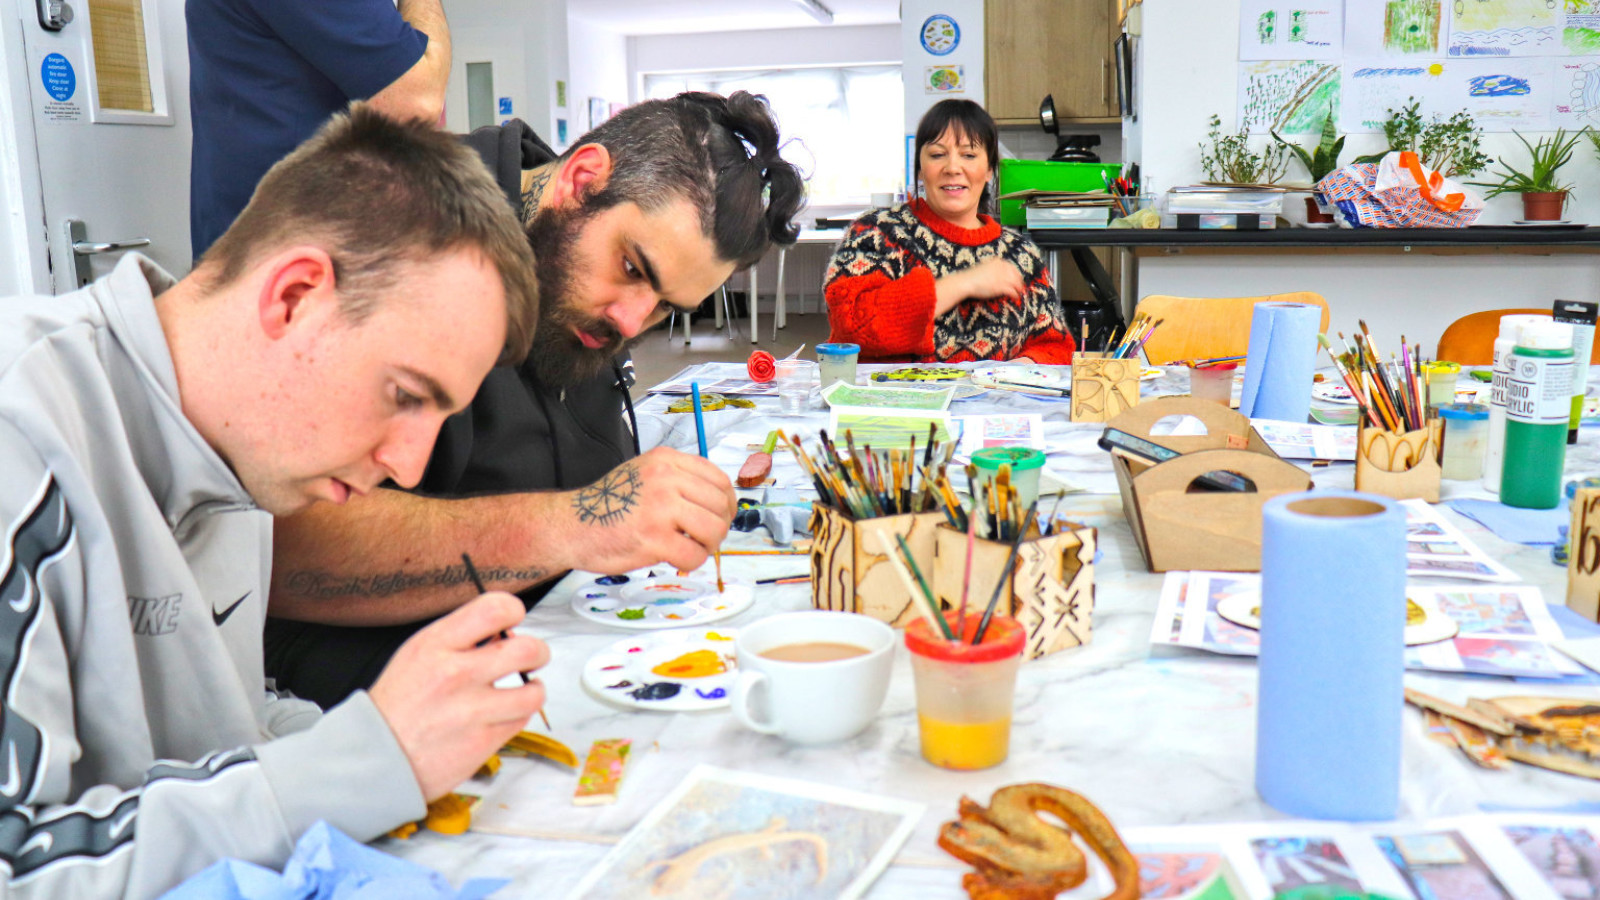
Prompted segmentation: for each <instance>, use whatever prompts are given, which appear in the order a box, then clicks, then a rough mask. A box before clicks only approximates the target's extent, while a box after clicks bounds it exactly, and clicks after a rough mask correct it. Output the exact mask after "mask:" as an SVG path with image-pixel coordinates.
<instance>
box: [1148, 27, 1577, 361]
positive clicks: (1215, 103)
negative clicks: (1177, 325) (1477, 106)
mask: <svg viewBox="0 0 1600 900" xmlns="http://www.w3.org/2000/svg"><path fill="white" fill-rule="evenodd" d="M1143 20H1144V21H1143V31H1144V34H1143V38H1142V41H1143V43H1142V45H1141V46H1140V48H1139V49H1140V52H1141V54H1142V60H1141V70H1140V73H1141V74H1142V75H1143V82H1142V84H1139V85H1138V89H1137V90H1138V94H1139V102H1140V107H1141V110H1140V122H1139V125H1140V129H1141V134H1140V136H1139V144H1140V149H1141V151H1142V157H1143V159H1142V161H1141V164H1142V169H1143V173H1144V177H1145V180H1146V183H1147V184H1153V185H1154V187H1155V189H1156V190H1157V191H1158V192H1159V191H1164V190H1166V189H1167V188H1169V187H1172V186H1174V185H1177V184H1188V183H1193V182H1195V181H1198V180H1199V179H1200V178H1201V175H1202V172H1201V168H1200V151H1199V147H1198V143H1199V141H1200V140H1201V139H1203V138H1204V137H1205V134H1206V130H1207V121H1208V119H1209V117H1210V116H1211V115H1212V113H1216V114H1218V115H1220V116H1221V117H1222V120H1223V122H1224V125H1225V126H1226V125H1230V124H1231V123H1232V122H1233V119H1234V115H1235V113H1234V109H1235V94H1236V90H1237V86H1236V83H1237V79H1238V63H1237V60H1238V42H1239V35H1238V30H1239V24H1238V3H1237V0H1227V2H1224V0H1209V2H1206V3H1195V2H1193V0H1145V3H1144V5H1143ZM1528 137H1529V140H1534V139H1536V137H1537V135H1529V136H1528ZM1383 146H1384V144H1383V136H1382V135H1381V134H1376V135H1371V134H1359V135H1351V136H1350V137H1349V139H1348V140H1347V141H1346V143H1345V148H1344V154H1343V157H1342V158H1343V160H1344V161H1346V162H1348V161H1349V160H1350V159H1351V158H1353V157H1355V156H1359V155H1361V154H1365V153H1370V152H1373V151H1376V150H1380V149H1382V148H1383ZM1483 147H1484V152H1485V153H1488V154H1489V155H1491V156H1495V155H1498V154H1501V153H1507V154H1512V157H1513V158H1514V159H1517V160H1521V159H1522V157H1521V156H1517V155H1515V154H1517V153H1522V152H1523V151H1522V150H1521V145H1520V144H1519V143H1518V142H1517V141H1516V138H1515V137H1513V136H1512V135H1511V134H1509V133H1506V134H1486V135H1484V140H1483ZM1292 165H1293V166H1294V168H1292V169H1291V176H1293V175H1295V174H1298V175H1299V176H1300V177H1304V173H1303V172H1300V170H1299V169H1298V164H1292ZM1563 171H1564V172H1565V171H1568V170H1563ZM1570 175H1571V180H1573V181H1574V182H1576V183H1577V185H1578V196H1577V199H1576V203H1573V202H1572V201H1569V206H1568V213H1569V217H1571V218H1575V219H1578V220H1580V221H1588V222H1600V164H1597V163H1596V161H1595V158H1594V153H1593V152H1592V151H1590V150H1589V148H1588V146H1587V145H1586V144H1580V145H1579V149H1578V151H1577V153H1576V154H1575V155H1574V159H1573V163H1572V165H1571V166H1570ZM1302 196H1303V195H1293V194H1291V195H1289V199H1288V203H1287V204H1286V209H1290V208H1292V207H1295V206H1298V207H1299V210H1298V214H1299V215H1300V216H1302V217H1303V215H1304V204H1303V200H1301V199H1300V198H1301V197H1302ZM1521 217H1522V216H1521V207H1520V203H1519V201H1518V199H1517V198H1516V197H1514V196H1508V197H1501V198H1496V199H1494V200H1491V201H1489V208H1488V209H1486V210H1485V211H1484V214H1483V216H1482V218H1480V219H1479V221H1480V222H1482V223H1484V224H1491V223H1498V222H1508V221H1511V220H1514V219H1520V218H1521ZM1294 290H1312V291H1317V292H1320V293H1321V294H1323V296H1325V297H1327V299H1328V303H1329V306H1330V307H1331V309H1332V320H1331V325H1332V328H1333V329H1334V330H1336V331H1337V330H1343V331H1345V332H1346V333H1348V332H1349V331H1350V330H1351V329H1352V328H1354V327H1355V323H1356V320H1357V319H1358V318H1365V319H1366V320H1367V323H1368V324H1369V325H1371V326H1372V328H1373V330H1374V331H1375V332H1377V333H1378V335H1379V339H1380V343H1382V344H1384V345H1390V344H1393V345H1396V346H1398V342H1399V335H1400V334H1401V333H1402V332H1403V333H1404V334H1405V335H1406V336H1407V337H1408V338H1411V339H1412V340H1420V341H1421V343H1422V346H1423V347H1425V348H1427V347H1431V346H1433V345H1434V344H1435V342H1436V341H1437V340H1438V337H1439V334H1440V333H1441V332H1442V331H1443V330H1444V328H1445V326H1446V325H1448V324H1449V323H1450V322H1451V321H1453V320H1454V319H1456V318H1457V317H1459V316H1461V315H1465V314H1466V313H1468V312H1472V311H1475V310H1480V309H1498V308H1504V307H1518V306H1527V307H1544V306H1547V305H1548V304H1549V303H1550V302H1551V301H1552V300H1553V299H1555V298H1558V297H1560V298H1566V299H1575V300H1591V299H1595V298H1596V295H1600V267H1597V266H1596V265H1595V264H1594V261H1593V258H1592V257H1587V256H1583V255H1571V256H1526V255H1519V254H1503V255H1494V254H1482V255H1471V256H1468V255H1459V256H1457V255H1451V256H1440V255H1433V254H1429V253H1424V252H1422V251H1414V252H1412V253H1408V254H1405V255H1403V256H1399V257H1397V256H1392V255H1391V256H1385V255H1362V256H1344V255H1340V256H1328V255H1313V254H1287V253H1284V252H1282V251H1273V252H1271V253H1263V254H1252V255H1243V256H1225V257H1218V256H1198V255H1178V256H1172V257H1160V258H1150V259H1145V260H1143V261H1141V263H1140V265H1139V293H1140V295H1141V296H1142V295H1147V294H1182V295H1187V296H1219V297H1220V296H1246V295H1254V294H1262V293H1273V292H1277V291H1294Z"/></svg>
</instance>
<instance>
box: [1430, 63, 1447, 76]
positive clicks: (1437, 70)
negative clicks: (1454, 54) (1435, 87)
mask: <svg viewBox="0 0 1600 900" xmlns="http://www.w3.org/2000/svg"><path fill="white" fill-rule="evenodd" d="M1428 74H1429V75H1435V76H1437V75H1443V74H1444V64H1443V63H1434V64H1433V65H1431V66H1429V67H1428Z"/></svg>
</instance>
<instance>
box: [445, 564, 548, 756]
mask: <svg viewBox="0 0 1600 900" xmlns="http://www.w3.org/2000/svg"><path fill="white" fill-rule="evenodd" d="M461 562H462V564H463V565H465V566H466V567H467V577H468V578H471V579H472V586H473V587H475V588H477V589H478V593H480V594H487V593H488V592H489V590H488V588H485V587H484V586H483V579H482V578H479V577H478V567H477V566H474V565H473V564H472V557H470V556H468V555H467V554H465V553H463V554H461ZM507 637H508V635H507V634H506V633H505V632H504V631H502V632H500V639H501V640H505V639H506V638H507ZM517 674H518V675H519V676H521V677H522V683H523V684H527V683H528V673H527V672H520V671H519V672H518V673H517ZM539 718H540V720H541V721H543V722H544V730H545V731H555V729H554V728H551V727H550V717H549V716H547V715H545V714H544V708H543V707H540V708H539Z"/></svg>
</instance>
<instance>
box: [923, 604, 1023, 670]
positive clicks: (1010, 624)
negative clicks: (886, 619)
mask: <svg viewBox="0 0 1600 900" xmlns="http://www.w3.org/2000/svg"><path fill="white" fill-rule="evenodd" d="M944 618H945V621H946V622H949V623H950V630H951V631H957V628H956V613H955V611H954V610H949V611H947V612H946V613H945V614H944ZM982 620H983V613H982V612H981V611H977V610H968V611H967V621H966V627H965V628H963V629H960V630H959V631H958V633H959V634H960V635H961V638H962V639H961V640H959V641H950V640H945V636H944V633H943V632H941V631H939V630H937V629H935V628H934V627H933V626H932V625H930V624H928V620H927V619H917V620H916V621H915V622H912V623H911V624H910V625H908V626H906V648H907V649H909V650H910V651H911V652H912V653H915V654H917V655H918V656H923V657H927V658H928V659H937V660H940V661H943V662H954V663H984V662H995V661H997V660H1002V659H1010V658H1011V657H1013V656H1020V655H1021V654H1022V644H1023V640H1024V638H1025V637H1026V635H1025V634H1024V633H1023V630H1022V624H1021V623H1020V622H1018V621H1017V620H1016V619H1013V618H1011V617H1010V616H995V617H994V618H992V619H990V620H989V630H988V631H985V632H984V633H983V643H981V644H978V645H977V646H973V644H972V643H971V642H972V637H973V635H975V634H977V632H978V623H979V622H981V621H982Z"/></svg>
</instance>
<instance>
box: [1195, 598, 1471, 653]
mask: <svg viewBox="0 0 1600 900" xmlns="http://www.w3.org/2000/svg"><path fill="white" fill-rule="evenodd" d="M1409 599H1410V601H1411V602H1412V603H1414V604H1416V607H1417V609H1416V612H1418V613H1420V614H1421V616H1422V618H1421V621H1417V622H1415V623H1409V622H1408V623H1407V625H1406V637H1405V640H1406V646H1407V647H1415V646H1418V645H1420V644H1434V643H1438V642H1439V641H1443V640H1448V639H1449V638H1453V637H1455V636H1456V632H1457V631H1459V630H1460V626H1459V625H1458V624H1457V623H1456V620H1455V619H1452V618H1450V617H1449V616H1448V615H1446V614H1445V612H1444V611H1443V610H1441V609H1440V608H1439V607H1438V606H1437V605H1436V604H1435V602H1434V601H1433V600H1431V599H1422V600H1417V599H1415V598H1409ZM1260 607H1261V595H1260V594H1257V593H1254V592H1251V593H1245V594H1233V595H1230V596H1228V597H1224V598H1223V599H1222V600H1221V601H1219V602H1218V603H1217V615H1219V616H1221V617H1222V618H1224V619H1227V620H1228V621H1229V622H1232V623H1233V624H1235V625H1238V626H1240V627H1241V628H1249V629H1250V630H1252V631H1260V630H1261V611H1260Z"/></svg>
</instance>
